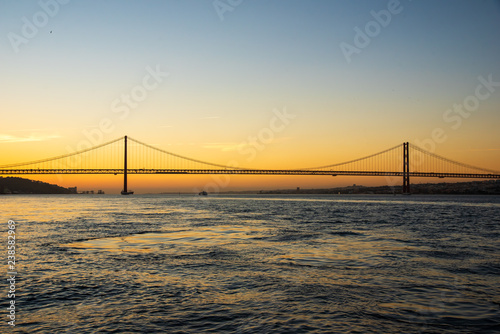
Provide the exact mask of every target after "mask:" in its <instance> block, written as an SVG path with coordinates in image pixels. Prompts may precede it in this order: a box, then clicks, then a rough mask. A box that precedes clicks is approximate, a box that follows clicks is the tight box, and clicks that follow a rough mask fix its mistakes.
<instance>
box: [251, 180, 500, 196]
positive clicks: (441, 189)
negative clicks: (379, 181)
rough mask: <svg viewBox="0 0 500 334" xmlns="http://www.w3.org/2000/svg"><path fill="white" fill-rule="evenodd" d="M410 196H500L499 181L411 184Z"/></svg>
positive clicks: (377, 190)
mask: <svg viewBox="0 0 500 334" xmlns="http://www.w3.org/2000/svg"><path fill="white" fill-rule="evenodd" d="M258 193H259V194H401V193H402V187H401V186H394V187H390V186H380V187H365V186H360V185H352V186H349V187H340V188H329V189H300V188H297V189H284V190H261V191H259V192H258ZM411 193H412V194H449V195H500V180H492V181H473V182H458V183H420V184H411Z"/></svg>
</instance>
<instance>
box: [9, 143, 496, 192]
mask: <svg viewBox="0 0 500 334" xmlns="http://www.w3.org/2000/svg"><path fill="white" fill-rule="evenodd" d="M16 174H115V175H117V174H123V191H122V193H127V192H128V185H127V175H128V174H239V175H245V174H246V175H330V176H337V175H353V176H396V177H402V180H403V183H402V184H403V187H402V191H403V193H410V178H411V177H437V178H473V179H500V172H499V171H494V170H489V169H485V168H480V167H476V166H472V165H468V164H464V163H461V162H457V161H453V160H450V159H447V158H445V157H442V156H439V155H437V154H434V153H431V152H428V151H426V150H424V149H422V148H420V147H418V146H415V145H412V144H410V143H403V144H400V145H397V146H395V147H391V148H389V149H387V150H384V151H381V152H378V153H375V154H372V155H369V156H365V157H362V158H359V159H355V160H350V161H346V162H341V163H336V164H331V165H325V166H319V167H312V168H311V167H308V168H299V169H255V168H244V167H236V166H230V165H223V164H216V163H211V162H206V161H201V160H197V159H192V158H188V157H185V156H182V155H179V154H175V153H172V152H168V151H165V150H162V149H159V148H157V147H154V146H151V145H148V144H146V143H143V142H140V141H138V140H135V139H133V138H130V137H127V136H125V137H121V138H118V139H115V140H112V141H110V142H107V143H104V144H101V145H97V146H95V147H91V148H88V149H84V150H81V151H77V152H74V153H70V154H65V155H60V156H56V157H51V158H47V159H41V160H36V161H29V162H22V163H15V164H8V165H3V166H0V175H16Z"/></svg>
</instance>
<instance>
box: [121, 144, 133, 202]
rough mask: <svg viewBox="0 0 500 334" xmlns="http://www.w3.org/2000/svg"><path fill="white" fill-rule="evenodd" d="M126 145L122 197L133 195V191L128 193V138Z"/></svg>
mask: <svg viewBox="0 0 500 334" xmlns="http://www.w3.org/2000/svg"><path fill="white" fill-rule="evenodd" d="M123 139H124V143H125V145H124V146H125V151H124V154H123V190H122V193H121V194H122V195H130V194H133V193H134V192H133V191H128V190H127V136H125V137H124V138H123Z"/></svg>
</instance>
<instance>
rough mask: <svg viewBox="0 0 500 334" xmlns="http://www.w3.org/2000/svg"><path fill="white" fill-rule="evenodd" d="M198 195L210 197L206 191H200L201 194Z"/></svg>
mask: <svg viewBox="0 0 500 334" xmlns="http://www.w3.org/2000/svg"><path fill="white" fill-rule="evenodd" d="M198 195H200V196H207V195H208V193H207V192H206V191H205V190H203V191H200V192H199V193H198Z"/></svg>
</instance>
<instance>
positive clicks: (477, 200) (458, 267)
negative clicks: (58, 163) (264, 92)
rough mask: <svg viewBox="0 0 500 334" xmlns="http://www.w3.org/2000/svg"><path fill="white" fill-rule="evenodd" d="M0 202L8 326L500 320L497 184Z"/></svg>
mask: <svg viewBox="0 0 500 334" xmlns="http://www.w3.org/2000/svg"><path fill="white" fill-rule="evenodd" d="M0 212H1V214H0V215H1V218H2V222H3V223H2V226H3V231H2V233H1V235H2V240H3V241H2V243H3V244H4V246H3V247H5V249H6V248H7V231H8V225H7V221H8V220H9V219H12V220H14V221H15V223H16V260H17V261H16V270H17V273H18V274H17V276H16V283H15V284H16V297H15V305H16V314H15V316H16V322H15V324H16V326H15V327H12V326H10V325H8V323H7V322H8V321H9V320H8V318H7V315H8V312H9V311H8V310H7V308H6V307H7V306H8V305H9V304H8V303H9V299H8V298H7V292H8V289H9V287H8V283H7V281H6V280H4V282H5V283H4V288H3V290H4V293H1V294H0V295H1V296H3V297H1V303H2V310H3V311H1V312H2V313H3V315H2V317H1V319H3V320H2V322H3V323H2V324H1V325H0V326H1V327H0V328H2V329H1V330H0V332H7V331H9V332H17V333H498V332H500V197H499V196H475V197H467V196H460V197H459V196H340V195H339V196H299V195H297V196H293V195H292V196H290V195H288V196H264V195H262V196H261V195H241V196H223V195H219V196H207V197H205V196H196V197H195V196H187V195H185V196H168V195H133V196H112V195H104V196H102V195H15V196H3V197H0ZM5 253H6V252H4V254H5ZM5 257H7V256H6V255H5ZM6 264H7V258H5V267H6ZM4 275H7V274H6V271H4ZM8 327H11V328H8Z"/></svg>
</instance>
